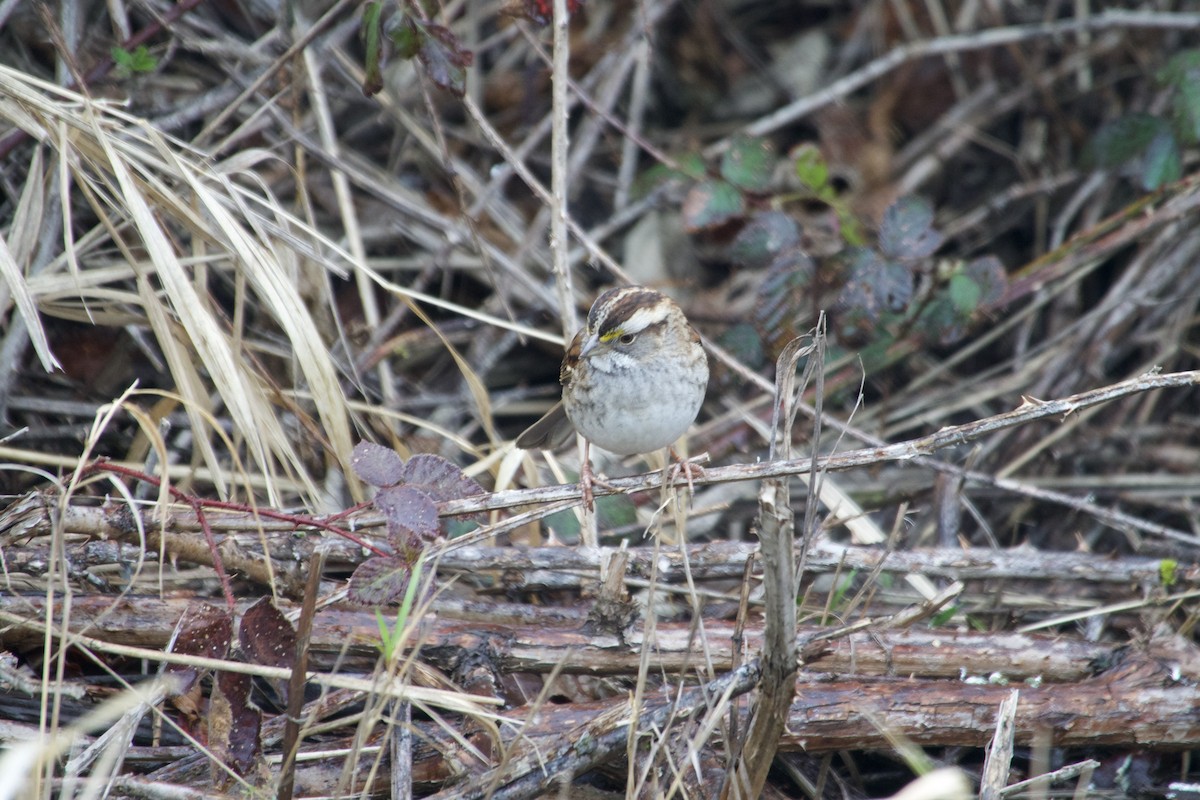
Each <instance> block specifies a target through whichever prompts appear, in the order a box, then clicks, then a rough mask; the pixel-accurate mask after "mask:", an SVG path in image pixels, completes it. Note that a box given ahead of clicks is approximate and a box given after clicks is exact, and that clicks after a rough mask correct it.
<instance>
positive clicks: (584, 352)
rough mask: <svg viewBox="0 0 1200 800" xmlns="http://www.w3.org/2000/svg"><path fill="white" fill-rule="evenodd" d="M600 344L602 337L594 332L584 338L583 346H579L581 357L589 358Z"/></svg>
mask: <svg viewBox="0 0 1200 800" xmlns="http://www.w3.org/2000/svg"><path fill="white" fill-rule="evenodd" d="M599 344H600V337H599V336H597V335H596V334H594V333H593V334H590V335H589V336H588V337H587V338H586V339H584V340H583V346H582V347H580V348H579V357H580V358H587V357H588V354H589V353H591V352H592V351H593V350H595V349H596V346H597V345H599Z"/></svg>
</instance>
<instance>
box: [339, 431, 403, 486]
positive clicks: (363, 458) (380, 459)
mask: <svg viewBox="0 0 1200 800" xmlns="http://www.w3.org/2000/svg"><path fill="white" fill-rule="evenodd" d="M350 466H351V467H353V469H354V474H355V475H357V476H358V477H360V478H362V479H363V481H364V482H366V483H369V484H370V485H372V486H379V487H384V486H395V485H396V484H397V483H400V481H402V480H404V459H402V458H400V456H399V455H397V453H396V451H395V450H392V449H391V448H390V447H384V446H383V445H380V444H374V443H373V442H359V443H358V444H357V445H355V446H354V452H353V453H352V454H351V456H350Z"/></svg>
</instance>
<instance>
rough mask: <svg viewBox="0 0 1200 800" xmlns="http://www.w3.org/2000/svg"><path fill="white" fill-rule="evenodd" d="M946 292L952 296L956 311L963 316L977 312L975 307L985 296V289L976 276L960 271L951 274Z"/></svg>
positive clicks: (951, 300) (977, 306)
mask: <svg viewBox="0 0 1200 800" xmlns="http://www.w3.org/2000/svg"><path fill="white" fill-rule="evenodd" d="M946 294H947V296H948V297H949V298H950V302H951V304H953V306H954V309H955V311H957V312H958V313H959V314H961V315H963V316H969V315H971V314H974V313H975V309H977V308H979V301H980V299H981V298H982V297H983V290H982V289H981V288H980V286H979V284H978V283H976V282H975V279H974V278H972V277H971V276H970V275H967V274H965V273H962V272H959V273H955V274H954V275H951V276H950V283H949V285H947V287H946Z"/></svg>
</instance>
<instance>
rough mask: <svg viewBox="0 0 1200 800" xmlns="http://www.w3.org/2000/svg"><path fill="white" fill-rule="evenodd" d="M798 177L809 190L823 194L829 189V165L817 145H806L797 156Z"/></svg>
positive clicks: (797, 152)
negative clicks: (824, 190) (823, 191)
mask: <svg viewBox="0 0 1200 800" xmlns="http://www.w3.org/2000/svg"><path fill="white" fill-rule="evenodd" d="M794 157H795V159H796V177H797V178H798V179H799V180H800V183H802V184H803V185H804V186H805V187H807V188H808V189H811V190H813V191H814V192H817V193H818V194H820V193H821V191H822V190H823V189H826V188H829V165H828V164H826V163H825V158H824V156H822V155H821V151H820V150H818V149H817V147H816V145H811V144H806V145H804V146H802V147H800V148H799V149H798V150H797V151H796V154H795V156H794Z"/></svg>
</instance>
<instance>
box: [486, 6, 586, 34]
mask: <svg viewBox="0 0 1200 800" xmlns="http://www.w3.org/2000/svg"><path fill="white" fill-rule="evenodd" d="M582 5H583V0H567V13H568V14H574V13H575V12H576V11H578V10H579V9H580V7H581V6H582ZM500 12H501V13H502V14H507V15H508V16H510V17H520V18H521V19H527V20H529V21H530V22H532V23H533V24H534V25H537V26H539V27H542V28H544V27H546V26H547V25H549V24H550V23H551V21H553V19H554V7H553V4H552V3H551V0H512V2H510V3H508V4H507V5H505V6H504V7H503V8H502V9H500Z"/></svg>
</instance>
